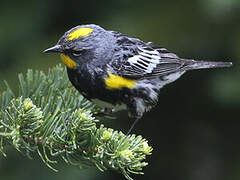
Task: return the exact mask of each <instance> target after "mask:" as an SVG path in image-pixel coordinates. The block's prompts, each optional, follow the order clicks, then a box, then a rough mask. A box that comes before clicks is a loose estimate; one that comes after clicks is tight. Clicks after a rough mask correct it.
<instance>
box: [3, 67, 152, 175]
mask: <svg viewBox="0 0 240 180" xmlns="http://www.w3.org/2000/svg"><path fill="white" fill-rule="evenodd" d="M5 84H6V87H7V89H6V91H4V92H3V93H1V94H0V107H1V110H0V152H1V153H2V154H3V155H4V156H6V154H5V152H4V147H5V146H6V145H9V144H11V145H12V146H14V147H15V148H16V149H17V150H18V151H21V152H23V153H24V154H26V155H27V156H29V157H30V155H31V154H32V153H34V152H37V153H38V154H39V156H40V157H41V159H42V160H43V162H44V163H45V164H46V165H47V166H48V167H50V168H51V169H53V170H55V171H57V170H56V169H54V168H53V164H54V163H56V161H54V160H50V158H54V157H57V156H58V157H61V158H62V159H63V160H64V161H65V162H66V163H68V164H71V165H76V166H79V167H83V166H86V165H90V166H91V165H92V166H96V167H97V168H98V169H99V170H101V171H105V170H108V169H112V170H115V171H118V172H120V173H122V174H123V175H124V176H125V177H126V178H127V179H129V180H131V177H130V176H129V175H130V174H131V173H136V174H143V173H142V172H141V171H142V168H143V167H144V166H146V165H147V163H146V162H144V160H145V158H146V155H150V154H151V151H152V147H150V146H149V145H148V142H147V140H146V139H144V138H142V136H135V135H129V136H126V135H124V134H123V133H122V132H119V131H115V130H113V129H110V128H106V127H104V126H103V125H99V120H98V119H97V118H95V116H94V115H95V114H97V113H99V112H101V110H102V109H101V108H100V107H98V106H96V105H95V104H93V103H91V102H90V101H88V100H86V99H85V98H83V96H81V95H80V94H79V93H78V92H77V91H76V90H75V89H74V88H73V87H72V86H71V84H70V83H69V81H68V78H67V75H66V71H65V69H64V68H63V67H62V66H61V65H58V66H56V67H54V68H53V69H50V70H49V72H48V74H47V75H45V74H44V73H43V72H41V71H34V72H33V71H32V70H28V72H27V74H26V76H25V77H24V76H23V75H22V74H20V75H19V93H18V95H15V94H14V93H13V92H12V90H11V89H10V87H9V86H8V84H7V83H6V82H5Z"/></svg>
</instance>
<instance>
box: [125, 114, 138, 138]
mask: <svg viewBox="0 0 240 180" xmlns="http://www.w3.org/2000/svg"><path fill="white" fill-rule="evenodd" d="M139 119H140V117H136V119H135V120H134V122H133V123H132V125H131V127H130V129H129V130H128V132H127V136H128V135H129V134H130V133H131V131H132V130H133V128H134V126H135V125H136V124H137V122H138V121H139Z"/></svg>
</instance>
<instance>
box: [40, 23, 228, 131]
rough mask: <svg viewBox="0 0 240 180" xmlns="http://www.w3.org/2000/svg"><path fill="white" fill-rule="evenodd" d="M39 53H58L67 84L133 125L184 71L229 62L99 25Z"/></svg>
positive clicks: (82, 28)
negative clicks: (184, 53)
mask: <svg viewBox="0 0 240 180" xmlns="http://www.w3.org/2000/svg"><path fill="white" fill-rule="evenodd" d="M43 52H44V53H49V52H55V53H60V56H61V59H62V61H63V63H64V64H65V65H66V68H67V74H68V78H69V80H70V82H71V83H72V85H73V86H74V87H75V88H76V89H77V90H78V91H79V93H80V94H82V95H83V96H84V97H85V98H87V99H88V100H90V101H92V102H95V103H97V104H100V105H101V106H102V107H104V108H106V109H110V110H112V109H113V110H116V111H119V110H127V111H128V113H129V117H130V118H132V119H133V120H134V121H133V123H132V124H131V126H130V128H129V130H128V132H127V135H128V134H129V133H131V131H132V130H133V128H134V127H135V125H136V123H137V122H138V121H139V119H141V118H142V116H143V114H144V113H145V112H147V111H149V110H150V109H152V108H153V107H154V106H156V105H157V102H158V95H159V92H160V89H161V88H162V87H164V86H165V85H167V84H169V83H171V82H173V81H175V80H177V79H178V78H180V77H181V76H182V75H183V74H184V73H185V72H187V71H190V70H196V69H206V68H218V67H230V66H232V62H215V61H202V60H195V59H191V58H190V59H187V58H180V57H179V56H178V55H176V54H175V53H173V52H170V51H169V50H167V49H166V48H164V47H161V46H158V45H155V44H154V43H153V42H145V41H142V40H140V39H138V38H135V37H130V36H128V35H126V34H122V33H120V32H117V31H113V30H106V29H104V28H102V27H100V26H99V25H95V24H87V25H78V26H76V27H74V28H72V29H70V30H68V31H67V32H65V33H64V35H63V36H62V37H61V38H60V39H59V40H58V42H57V44H56V45H54V46H52V47H50V48H48V49H46V50H44V51H43Z"/></svg>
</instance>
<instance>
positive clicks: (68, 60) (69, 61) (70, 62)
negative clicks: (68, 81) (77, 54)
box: [60, 54, 77, 69]
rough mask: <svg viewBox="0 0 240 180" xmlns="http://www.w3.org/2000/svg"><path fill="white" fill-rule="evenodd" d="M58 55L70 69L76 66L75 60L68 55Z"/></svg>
mask: <svg viewBox="0 0 240 180" xmlns="http://www.w3.org/2000/svg"><path fill="white" fill-rule="evenodd" d="M60 56H61V59H62V61H63V63H64V64H65V65H66V66H67V67H69V68H70V69H72V68H75V67H76V66H77V63H75V61H73V60H72V59H71V58H70V57H69V56H66V55H64V54H60Z"/></svg>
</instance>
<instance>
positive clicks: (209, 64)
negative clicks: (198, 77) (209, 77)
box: [183, 59, 232, 70]
mask: <svg viewBox="0 0 240 180" xmlns="http://www.w3.org/2000/svg"><path fill="white" fill-rule="evenodd" d="M183 61H184V62H185V63H184V64H185V67H184V70H194V69H209V68H221V67H230V66H232V62H216V61H195V60H188V59H184V60H183Z"/></svg>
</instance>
